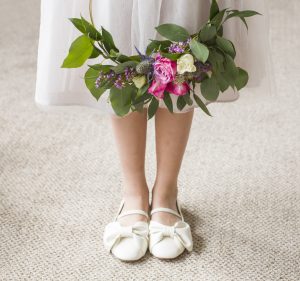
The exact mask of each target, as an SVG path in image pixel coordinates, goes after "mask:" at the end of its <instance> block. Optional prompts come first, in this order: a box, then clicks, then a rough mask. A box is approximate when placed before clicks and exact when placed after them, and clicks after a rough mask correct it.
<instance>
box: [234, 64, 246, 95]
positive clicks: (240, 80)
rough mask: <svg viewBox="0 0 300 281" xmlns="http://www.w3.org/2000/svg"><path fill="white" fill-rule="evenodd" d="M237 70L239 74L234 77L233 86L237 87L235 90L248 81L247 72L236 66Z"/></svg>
mask: <svg viewBox="0 0 300 281" xmlns="http://www.w3.org/2000/svg"><path fill="white" fill-rule="evenodd" d="M238 70H239V74H238V76H237V77H236V79H235V86H236V88H237V90H241V89H242V88H244V87H245V86H246V85H247V83H248V81H249V75H248V73H247V71H246V70H244V69H242V68H240V67H238Z"/></svg>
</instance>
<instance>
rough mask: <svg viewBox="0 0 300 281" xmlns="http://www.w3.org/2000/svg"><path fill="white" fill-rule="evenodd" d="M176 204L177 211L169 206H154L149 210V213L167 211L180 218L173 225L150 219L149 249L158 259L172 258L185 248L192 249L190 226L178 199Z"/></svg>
mask: <svg viewBox="0 0 300 281" xmlns="http://www.w3.org/2000/svg"><path fill="white" fill-rule="evenodd" d="M176 205H177V209H178V210H179V213H178V212H176V211H174V210H172V209H169V208H155V209H153V210H152V211H151V215H153V214H154V213H156V212H167V213H171V214H173V215H175V216H177V217H179V218H181V221H177V222H175V224H174V225H173V226H169V225H164V224H161V223H159V222H157V221H153V220H150V223H149V251H150V253H151V254H152V255H153V256H155V257H157V258H160V259H173V258H176V257H178V256H179V255H180V254H181V253H183V252H184V250H185V249H187V250H188V251H189V252H191V251H192V250H193V238H192V233H191V228H190V226H189V224H187V223H186V222H185V221H184V219H183V215H182V212H181V208H180V205H179V203H178V201H176Z"/></svg>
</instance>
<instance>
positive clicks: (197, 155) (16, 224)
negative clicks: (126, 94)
mask: <svg viewBox="0 0 300 281" xmlns="http://www.w3.org/2000/svg"><path fill="white" fill-rule="evenodd" d="M270 2H272V3H271V6H272V10H271V13H272V16H273V21H272V40H273V52H274V53H273V55H274V59H275V63H276V66H277V69H276V70H277V72H276V81H277V84H278V91H279V96H278V98H270V97H269V98H268V97H266V98H262V99H260V100H257V99H251V98H249V97H243V98H242V99H240V100H239V101H237V102H234V103H228V104H214V105H212V106H211V110H212V112H213V113H214V115H215V116H216V117H215V118H213V119H210V118H207V117H206V116H205V115H204V114H202V113H201V111H200V110H198V111H197V112H196V114H195V120H194V123H193V127H192V132H191V137H190V140H189V145H188V148H187V151H186V155H185V158H184V162H183V166H182V171H181V174H180V182H179V186H180V198H181V201H182V202H183V212H184V215H185V217H186V220H187V221H188V222H190V224H191V226H192V230H193V237H194V242H195V250H194V251H193V253H191V254H184V255H183V256H182V257H181V258H179V259H177V260H175V261H173V262H166V261H160V260H157V259H155V258H153V257H152V256H150V255H149V254H147V256H146V257H145V258H144V259H143V260H141V261H140V262H137V263H134V264H128V263H122V262H120V261H118V260H117V259H114V258H113V257H112V256H111V255H108V254H107V253H106V252H105V251H104V248H103V245H102V240H101V239H102V231H103V227H104V225H105V224H106V223H108V222H109V221H110V220H111V218H112V215H113V213H115V212H116V209H117V207H118V205H119V200H120V198H121V197H120V189H121V182H120V166H119V162H118V158H117V156H116V151H115V148H114V146H113V141H114V140H113V138H112V135H111V131H110V127H109V123H108V119H107V118H105V117H101V116H99V114H97V113H96V112H95V111H92V110H90V109H88V108H80V107H74V108H70V110H68V111H57V112H55V113H45V112H41V111H39V109H38V108H37V107H36V106H35V104H34V103H33V95H34V86H35V85H34V83H35V67H36V50H37V32H38V21H39V14H38V12H39V1H38V0H27V1H17V2H16V1H11V0H1V2H0V12H1V16H0V26H1V28H0V34H1V38H0V47H1V54H0V56H1V59H0V61H1V71H0V83H1V84H0V93H1V94H0V106H1V109H0V132H1V133H0V134H1V135H0V136H1V138H0V171H1V172H0V200H1V201H0V224H1V225H0V280H1V281H2V280H5V281H6V280H13V281H15V280H38V281H40V280H63V281H67V280H170V279H171V280H201V281H202V280H203V281H206V280H209V281H219V280H220V281H227V280H242V281H247V280H264V281H267V280H270V281H271V280H272V281H275V280H285V281H298V280H300V264H299V261H300V249H299V245H300V190H299V186H300V174H299V164H300V152H299V151H300V150H299V148H300V145H299V143H300V142H299V125H300V124H299V120H300V115H299V105H300V104H299V101H300V95H299V94H300V93H299V88H300V82H299V71H300V67H299V64H298V63H297V62H299V61H300V54H299V48H300V40H299V35H300V30H299V26H297V25H299V23H298V19H297V17H298V11H299V9H300V2H299V1H298V0H291V1H281V0H272V1H270ZM148 133H149V134H148V147H147V152H148V157H147V175H148V179H149V184H150V186H151V184H152V183H153V179H154V176H155V155H154V154H153V151H154V142H153V138H154V134H153V133H154V132H153V122H150V123H149V131H148Z"/></svg>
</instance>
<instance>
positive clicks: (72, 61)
mask: <svg viewBox="0 0 300 281" xmlns="http://www.w3.org/2000/svg"><path fill="white" fill-rule="evenodd" d="M93 50H94V46H93V45H92V43H91V39H90V38H88V37H87V36H85V35H81V36H80V37H78V38H77V39H76V40H75V41H74V42H73V43H72V45H71V47H70V50H69V54H68V56H67V57H66V58H65V60H64V62H63V65H62V66H61V67H62V68H77V67H80V66H82V65H83V64H84V63H85V62H86V60H87V59H88V58H89V57H90V56H91V55H92V53H93Z"/></svg>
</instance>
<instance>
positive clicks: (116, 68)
mask: <svg viewBox="0 0 300 281" xmlns="http://www.w3.org/2000/svg"><path fill="white" fill-rule="evenodd" d="M137 64H138V62H136V61H126V62H123V63H120V64H118V65H116V66H114V67H113V68H112V70H113V71H114V72H115V73H117V74H120V73H123V72H124V71H125V68H126V67H134V68H135V67H136V66H137Z"/></svg>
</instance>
